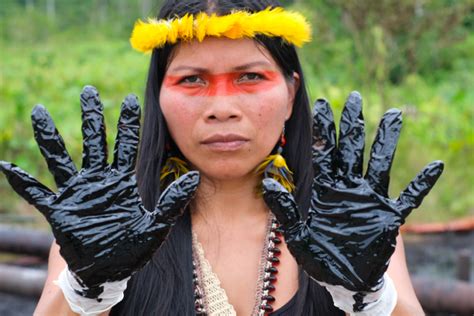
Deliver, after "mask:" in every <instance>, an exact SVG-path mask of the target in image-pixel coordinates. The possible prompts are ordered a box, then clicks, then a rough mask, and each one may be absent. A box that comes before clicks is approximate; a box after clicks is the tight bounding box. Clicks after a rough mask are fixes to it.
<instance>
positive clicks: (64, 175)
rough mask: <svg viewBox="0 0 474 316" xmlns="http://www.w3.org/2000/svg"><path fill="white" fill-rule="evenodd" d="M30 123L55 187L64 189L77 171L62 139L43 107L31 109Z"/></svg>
mask: <svg viewBox="0 0 474 316" xmlns="http://www.w3.org/2000/svg"><path fill="white" fill-rule="evenodd" d="M31 122H32V124H33V131H34V135H35V139H36V142H37V143H38V146H39V149H40V151H41V154H42V155H43V157H44V158H45V159H46V163H47V164H48V169H49V171H50V172H51V173H52V174H53V177H54V181H55V182H56V185H57V186H58V188H59V189H60V188H63V187H65V186H66V184H67V182H68V181H69V180H70V179H71V178H72V177H73V176H74V175H75V174H76V173H77V169H76V166H75V165H74V162H73V161H72V159H71V156H69V153H68V152H67V150H66V146H65V145H64V141H63V138H62V137H61V135H60V134H59V132H58V130H57V129H56V126H55V125H54V122H53V120H52V119H51V116H50V115H49V113H48V111H47V110H46V108H45V107H44V106H42V105H37V106H35V107H34V108H33V111H32V112H31Z"/></svg>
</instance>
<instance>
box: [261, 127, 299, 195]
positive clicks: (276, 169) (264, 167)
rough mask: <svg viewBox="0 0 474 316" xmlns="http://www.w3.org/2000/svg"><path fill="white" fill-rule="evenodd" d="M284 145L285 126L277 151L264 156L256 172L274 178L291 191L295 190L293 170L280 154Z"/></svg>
mask: <svg viewBox="0 0 474 316" xmlns="http://www.w3.org/2000/svg"><path fill="white" fill-rule="evenodd" d="M285 145H286V138H285V127H283V132H282V134H281V138H280V145H279V146H278V149H277V153H276V154H274V155H269V156H268V157H267V158H265V160H264V161H263V162H262V163H261V164H260V165H259V166H258V167H257V169H256V172H257V174H259V175H263V176H264V177H265V178H273V179H275V180H276V181H278V182H279V183H280V184H281V185H282V186H283V187H284V188H285V189H286V190H287V191H288V192H290V193H291V192H293V191H294V190H295V184H294V183H293V172H291V170H290V169H289V168H288V165H287V164H286V161H285V158H284V157H283V156H282V152H283V147H285Z"/></svg>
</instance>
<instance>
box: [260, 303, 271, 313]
mask: <svg viewBox="0 0 474 316" xmlns="http://www.w3.org/2000/svg"><path fill="white" fill-rule="evenodd" d="M260 308H261V309H263V310H265V311H266V312H270V313H271V312H273V307H272V306H271V305H270V304H265V305H262V306H260Z"/></svg>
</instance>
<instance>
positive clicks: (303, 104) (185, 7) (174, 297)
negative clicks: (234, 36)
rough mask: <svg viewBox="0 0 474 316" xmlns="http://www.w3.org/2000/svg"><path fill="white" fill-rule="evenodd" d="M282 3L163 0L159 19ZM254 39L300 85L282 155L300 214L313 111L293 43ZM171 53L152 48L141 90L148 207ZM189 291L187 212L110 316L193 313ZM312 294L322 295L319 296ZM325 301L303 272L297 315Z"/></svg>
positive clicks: (142, 179) (160, 152) (161, 155)
mask: <svg viewBox="0 0 474 316" xmlns="http://www.w3.org/2000/svg"><path fill="white" fill-rule="evenodd" d="M280 6H281V5H280V3H279V2H278V1H273V0H264V1H255V0H238V1H235V0H232V1H231V0H184V1H183V0H167V1H165V3H164V4H163V6H162V8H161V10H160V12H159V14H158V18H159V19H163V18H165V19H166V18H173V17H181V16H184V15H185V14H186V13H188V14H198V13H200V12H206V13H216V14H218V15H226V14H229V13H231V12H232V11H234V10H246V11H249V12H258V11H261V10H264V9H266V8H268V7H280ZM256 41H257V42H259V43H260V44H261V45H263V46H264V47H265V48H266V49H267V50H268V51H269V52H270V54H271V55H272V56H273V58H274V60H275V61H276V62H277V64H278V65H279V67H280V69H281V71H282V73H283V74H284V75H285V76H286V77H287V78H292V77H293V73H294V72H296V73H298V74H299V78H300V85H299V88H298V90H297V91H296V95H295V100H294V106H293V112H292V115H291V117H290V118H289V119H288V121H287V122H286V139H287V144H286V146H285V151H284V152H283V155H284V156H285V158H286V161H287V163H288V165H289V167H290V168H291V169H292V170H293V172H294V179H295V184H296V187H297V190H296V192H295V199H296V201H297V203H298V205H299V207H300V210H302V213H303V214H302V215H306V210H307V209H308V208H309V201H310V190H311V181H312V168H311V151H310V148H311V111H310V104H309V99H308V95H307V92H306V88H305V80H304V76H303V72H302V69H301V65H300V62H299V59H298V56H297V53H296V50H295V48H294V46H293V45H289V44H287V43H285V42H283V41H282V40H281V39H280V38H270V37H265V36H258V37H257V38H256ZM172 53H173V46H171V45H167V46H165V47H163V48H160V49H155V50H154V51H153V53H152V56H151V62H150V68H149V72H148V81H147V86H146V92H145V111H144V122H143V132H142V140H141V145H140V153H139V159H138V167H137V179H138V186H139V190H140V194H141V197H142V200H143V202H144V204H145V206H146V208H147V209H150V210H151V209H153V208H154V206H155V204H156V202H157V200H158V198H159V196H160V185H161V184H160V169H161V167H162V165H163V163H164V160H165V159H166V148H165V147H167V146H166V145H165V144H169V143H170V142H171V143H172V140H171V139H170V136H169V132H168V129H167V126H166V122H165V120H164V117H163V114H162V111H161V108H160V104H159V95H160V87H161V85H162V82H163V78H164V75H165V73H166V69H167V65H168V62H169V58H170V56H171V54H172ZM168 149H169V148H168ZM175 150H176V149H175ZM193 292H194V291H193V282H192V247H191V222H190V215H189V213H185V215H183V217H182V218H181V219H180V220H179V221H178V223H177V224H176V225H175V227H174V228H173V229H172V231H171V233H170V234H169V236H168V239H167V240H166V241H165V242H164V244H163V245H162V246H161V247H160V248H159V250H158V251H157V252H156V253H155V255H154V257H153V259H152V260H151V261H150V262H149V263H148V264H147V265H146V266H145V267H144V268H143V269H142V270H141V271H139V272H138V273H136V274H135V275H134V276H133V277H132V279H131V280H130V281H129V283H128V288H127V291H126V292H125V298H124V300H123V301H122V302H121V303H120V304H119V305H117V306H116V307H114V308H113V310H112V315H194V295H193ZM315 297H320V298H323V297H326V298H325V299H322V300H320V301H317V300H316V299H315ZM329 302H330V299H329ZM327 304H328V299H327V293H325V292H323V290H322V288H320V287H319V286H317V285H316V284H315V283H314V282H312V281H310V280H309V279H308V277H307V276H306V275H305V274H304V273H301V276H300V284H299V291H298V295H297V306H298V311H299V312H298V313H297V314H298V315H318V314H320V315H328V313H327V311H328V310H329V309H328V308H329V306H326V305H327Z"/></svg>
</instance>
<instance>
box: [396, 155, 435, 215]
mask: <svg viewBox="0 0 474 316" xmlns="http://www.w3.org/2000/svg"><path fill="white" fill-rule="evenodd" d="M443 168H444V164H443V162H442V161H433V162H431V163H430V164H428V165H427V166H426V167H425V168H424V169H423V170H422V171H421V172H420V173H419V174H418V175H417V176H416V177H415V179H413V181H412V182H410V184H409V185H408V187H407V188H406V189H405V190H404V191H403V192H402V193H401V194H400V197H399V198H398V200H397V203H398V205H399V209H400V211H401V213H402V216H404V217H407V216H408V215H409V214H410V212H411V210H412V209H414V208H417V207H418V206H420V204H421V202H422V201H423V199H424V197H425V196H426V195H427V194H428V193H429V192H430V190H431V189H432V188H433V186H434V185H435V183H436V181H437V180H438V178H439V177H440V176H441V173H442V172H443Z"/></svg>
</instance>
